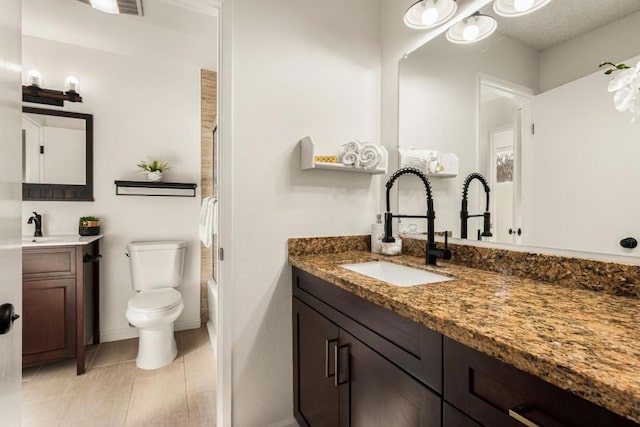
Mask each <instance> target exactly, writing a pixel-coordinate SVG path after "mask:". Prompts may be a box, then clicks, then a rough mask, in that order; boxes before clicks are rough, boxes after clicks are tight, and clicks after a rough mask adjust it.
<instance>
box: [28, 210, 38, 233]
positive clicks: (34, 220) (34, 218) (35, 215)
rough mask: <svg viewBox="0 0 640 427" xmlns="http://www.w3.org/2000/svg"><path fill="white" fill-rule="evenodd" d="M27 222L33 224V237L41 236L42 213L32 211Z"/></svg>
mask: <svg viewBox="0 0 640 427" xmlns="http://www.w3.org/2000/svg"><path fill="white" fill-rule="evenodd" d="M27 224H35V227H36V230H35V232H34V233H33V237H42V215H38V212H34V213H33V216H32V217H31V218H29V220H28V221H27Z"/></svg>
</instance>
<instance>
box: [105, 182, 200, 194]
mask: <svg viewBox="0 0 640 427" xmlns="http://www.w3.org/2000/svg"><path fill="white" fill-rule="evenodd" d="M114 183H115V184H116V196H167V197H196V188H197V187H198V184H190V183H182V182H150V181H115V182H114Z"/></svg>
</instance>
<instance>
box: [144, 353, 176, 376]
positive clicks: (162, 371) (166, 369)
mask: <svg viewBox="0 0 640 427" xmlns="http://www.w3.org/2000/svg"><path fill="white" fill-rule="evenodd" d="M166 374H178V375H182V377H183V378H184V358H183V357H182V356H178V357H176V359H175V360H174V361H173V362H171V363H170V364H168V365H167V366H163V367H162V368H158V369H140V368H136V378H151V377H157V376H158V375H166Z"/></svg>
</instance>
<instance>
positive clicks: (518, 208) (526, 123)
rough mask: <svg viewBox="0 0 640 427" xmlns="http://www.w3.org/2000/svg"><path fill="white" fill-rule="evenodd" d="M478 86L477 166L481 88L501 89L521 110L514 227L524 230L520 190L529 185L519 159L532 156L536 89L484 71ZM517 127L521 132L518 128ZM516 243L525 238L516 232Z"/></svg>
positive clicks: (516, 138) (523, 202)
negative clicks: (533, 104) (533, 109)
mask: <svg viewBox="0 0 640 427" xmlns="http://www.w3.org/2000/svg"><path fill="white" fill-rule="evenodd" d="M477 83H478V87H477V109H476V112H477V115H476V118H477V120H476V169H478V168H479V167H480V108H481V106H482V99H481V93H482V89H483V88H486V89H491V90H493V91H496V92H498V93H500V95H502V96H504V97H506V98H510V99H513V100H515V102H514V103H515V104H517V106H518V107H519V108H520V113H519V114H518V117H517V118H516V120H518V122H519V124H520V126H517V125H516V126H514V147H513V148H514V153H513V154H514V164H513V179H514V183H513V185H514V194H515V197H514V200H513V206H514V215H513V222H514V224H513V226H514V229H517V228H522V229H523V230H524V233H526V230H527V218H526V215H524V212H525V211H526V209H527V208H528V205H527V203H528V201H527V199H526V198H523V197H522V195H523V194H527V190H528V189H529V188H530V186H531V180H530V179H529V176H530V173H531V172H530V165H529V164H528V163H527V162H523V161H522V159H526V158H531V149H532V148H531V141H532V129H533V120H532V103H533V97H534V96H535V91H534V90H533V89H530V88H528V87H525V86H522V85H519V84H517V83H513V82H510V81H508V80H504V79H501V78H499V77H495V76H492V75H489V74H485V73H478V81H477ZM518 128H519V129H520V132H518V131H517V129H518ZM514 243H517V244H521V243H526V238H525V239H523V236H516V239H515V242H514Z"/></svg>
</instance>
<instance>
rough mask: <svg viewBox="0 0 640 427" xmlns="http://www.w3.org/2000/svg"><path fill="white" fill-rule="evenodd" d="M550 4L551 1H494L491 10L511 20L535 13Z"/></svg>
mask: <svg viewBox="0 0 640 427" xmlns="http://www.w3.org/2000/svg"><path fill="white" fill-rule="evenodd" d="M549 3H551V0H496V1H495V2H494V3H493V10H494V11H495V12H496V13H497V14H498V15H500V16H504V17H507V18H512V17H516V16H522V15H526V14H527V13H531V12H535V11H536V10H538V9H541V8H543V7H545V6H546V5H548V4H549Z"/></svg>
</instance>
